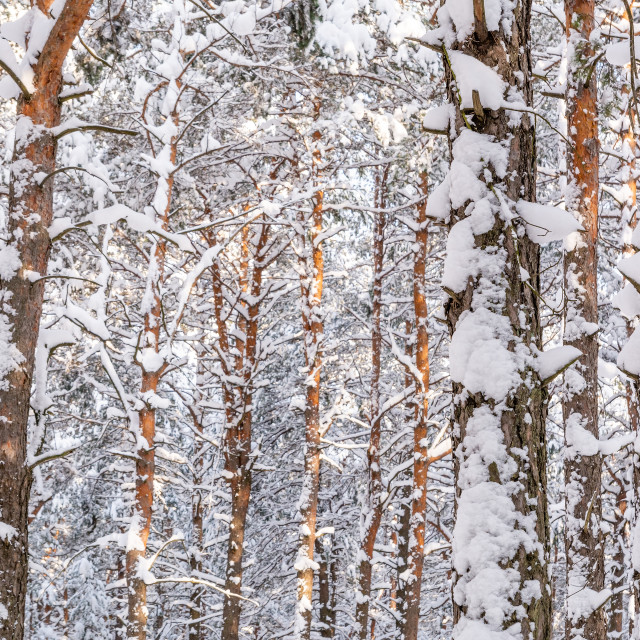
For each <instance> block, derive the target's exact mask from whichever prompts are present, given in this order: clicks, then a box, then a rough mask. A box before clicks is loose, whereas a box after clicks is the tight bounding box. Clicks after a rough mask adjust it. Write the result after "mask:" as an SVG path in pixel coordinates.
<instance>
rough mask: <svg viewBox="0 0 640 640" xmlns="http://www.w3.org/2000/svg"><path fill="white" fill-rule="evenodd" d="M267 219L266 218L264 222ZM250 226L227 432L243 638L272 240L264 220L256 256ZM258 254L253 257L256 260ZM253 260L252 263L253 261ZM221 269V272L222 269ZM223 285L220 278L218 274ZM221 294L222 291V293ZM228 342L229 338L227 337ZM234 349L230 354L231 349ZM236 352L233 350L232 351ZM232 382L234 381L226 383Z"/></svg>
mask: <svg viewBox="0 0 640 640" xmlns="http://www.w3.org/2000/svg"><path fill="white" fill-rule="evenodd" d="M263 222H264V221H263ZM250 231H251V230H250V228H249V225H246V226H245V227H244V228H243V230H242V236H241V237H242V240H241V260H240V289H241V291H242V296H241V303H240V304H241V307H242V308H241V309H240V310H239V314H238V329H239V331H238V332H237V333H236V339H235V353H236V354H237V355H236V358H235V374H236V376H239V377H240V378H241V380H242V383H241V385H239V386H236V388H235V389H233V390H229V391H227V392H226V393H225V396H228V397H229V398H230V399H231V398H233V402H234V406H233V407H232V408H230V410H229V411H228V414H227V416H228V420H229V422H228V424H227V429H226V432H225V442H224V455H225V471H226V477H227V480H228V482H229V489H230V491H231V522H230V525H229V540H228V543H227V573H226V582H225V589H226V590H227V591H228V592H229V595H227V596H225V599H224V608H223V614H222V617H223V622H222V625H223V626H222V639H223V640H237V639H238V634H239V628H240V615H241V612H242V601H241V599H240V598H239V597H238V596H241V595H242V577H243V567H242V556H243V552H244V536H245V528H246V521H247V513H248V510H249V501H250V498H251V428H252V418H253V410H252V402H253V390H252V376H253V373H254V371H255V365H256V347H257V344H258V324H259V312H260V299H261V294H262V276H263V271H264V267H265V263H264V256H263V255H262V254H263V252H264V249H265V247H266V246H267V241H268V238H269V226H268V225H267V224H264V223H263V224H261V226H260V232H259V235H258V241H257V243H256V246H255V248H254V249H253V255H251V249H250V244H251V239H250ZM251 258H253V260H251ZM251 262H252V263H253V267H251V265H250V263H251ZM218 273H219V272H218ZM216 281H217V282H218V283H219V282H220V279H219V277H217V278H216ZM220 293H221V292H219V294H218V295H220ZM219 310H221V307H219V306H217V305H216V313H217V316H216V319H217V326H218V330H219V331H220V330H222V331H225V329H222V324H223V319H222V315H221V314H220V313H219ZM225 341H226V342H227V343H228V337H226V336H225ZM227 353H229V352H227ZM229 355H231V354H229ZM225 385H226V386H228V385H229V382H228V380H227V381H226V382H225Z"/></svg>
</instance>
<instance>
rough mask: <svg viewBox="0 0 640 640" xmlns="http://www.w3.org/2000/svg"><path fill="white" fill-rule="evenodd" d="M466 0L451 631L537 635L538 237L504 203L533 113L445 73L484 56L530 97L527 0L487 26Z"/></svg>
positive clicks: (521, 185) (453, 238)
mask: <svg viewBox="0 0 640 640" xmlns="http://www.w3.org/2000/svg"><path fill="white" fill-rule="evenodd" d="M474 8H476V9H480V10H478V11H475V12H474V13H475V16H476V20H475V34H473V36H472V37H467V36H466V35H465V34H456V36H455V37H456V42H455V44H454V45H453V48H454V49H456V50H457V51H456V52H455V56H460V55H461V54H464V55H466V56H469V57H471V58H473V59H474V60H472V61H470V60H469V59H468V58H460V57H457V58H456V57H455V56H454V55H451V52H448V54H447V68H448V73H447V75H448V87H449V96H450V99H451V101H452V102H453V103H454V104H455V105H456V106H457V109H456V115H455V135H454V136H453V139H452V145H451V152H452V157H453V169H454V171H455V174H452V177H451V189H450V192H449V195H450V198H451V202H452V219H451V230H450V236H449V245H448V249H449V251H448V256H447V260H446V262H445V272H444V278H443V282H444V285H445V287H446V288H447V291H448V292H449V294H450V299H449V301H448V303H447V308H446V311H447V318H448V322H449V325H450V329H451V333H452V340H451V347H450V361H451V377H452V380H453V396H454V408H453V437H454V445H455V455H454V471H455V477H456V515H455V527H454V538H453V567H454V574H453V582H454V584H453V597H454V632H453V638H454V639H455V640H462V638H465V639H466V638H475V637H494V635H495V637H498V636H500V637H501V636H502V635H503V634H504V633H506V631H505V630H506V629H509V634H515V635H517V637H518V638H521V639H522V640H548V639H549V638H550V637H551V600H550V587H549V575H548V573H549V572H548V566H547V565H548V560H549V558H548V556H549V535H548V534H549V525H548V516H547V498H546V435H545V419H546V393H545V390H544V388H543V386H542V384H541V381H540V379H539V376H538V375H537V373H536V371H535V370H534V368H533V367H532V365H531V361H532V359H531V356H532V355H533V354H534V353H535V352H536V351H537V350H538V349H541V346H542V344H541V327H540V314H539V302H538V298H537V291H538V290H539V283H540V276H539V248H538V246H537V245H535V244H534V243H533V242H532V241H531V240H530V239H529V238H528V237H527V235H526V234H523V235H520V234H517V233H516V232H515V229H514V221H513V220H512V219H511V217H512V216H513V215H514V213H515V212H514V208H515V207H514V203H516V202H518V201H519V200H525V201H528V202H533V201H535V185H536V154H535V147H534V125H533V120H532V118H530V117H529V116H527V115H521V116H518V117H515V116H514V113H513V112H512V111H510V110H508V109H505V108H502V104H504V103H502V102H501V103H500V104H499V105H496V104H494V105H491V108H489V106H490V105H482V103H481V100H482V99H485V98H482V96H483V95H486V94H484V86H483V85H482V84H481V82H475V81H474V80H473V78H470V77H468V76H467V78H466V81H467V82H468V83H469V84H470V85H471V87H469V86H467V87H466V88H467V90H468V89H469V88H472V89H475V91H471V90H468V93H465V94H461V93H460V86H459V85H458V80H456V74H455V64H456V63H457V62H459V63H460V64H462V65H465V66H467V65H471V64H474V65H478V64H480V63H482V64H483V65H484V68H483V71H484V70H486V71H487V72H488V71H489V69H491V70H493V71H494V72H495V73H496V74H497V75H498V76H499V80H501V81H502V82H503V83H504V86H505V89H507V88H508V90H509V91H512V92H515V93H517V95H518V96H519V100H520V101H521V102H524V103H525V104H527V105H531V104H532V87H531V57H530V55H531V54H530V51H531V47H530V15H531V3H530V1H529V0H523V1H521V2H519V3H518V4H517V5H516V6H515V7H514V8H513V10H506V13H503V17H502V19H501V22H500V25H499V26H498V25H497V24H496V23H495V22H494V23H493V25H487V24H486V22H485V19H484V11H482V8H483V7H482V3H481V2H479V3H474ZM490 29H492V30H490ZM494 29H495V30H494ZM452 65H453V69H452ZM467 68H468V67H467ZM474 83H475V84H474ZM472 98H473V99H472ZM491 99H493V98H491V96H488V97H487V98H486V99H485V101H486V100H491ZM460 100H465V102H464V103H463V104H460ZM462 176H465V179H464V180H462ZM472 177H473V179H472ZM454 178H457V180H456V181H455V182H454ZM465 184H466V185H468V186H469V187H472V188H470V189H469V191H468V192H466V193H465V192H464V191H462V188H463V187H464V185H465ZM507 211H509V215H507ZM471 261H474V262H471ZM498 363H499V364H498ZM498 540H500V541H498Z"/></svg>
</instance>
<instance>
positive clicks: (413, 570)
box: [401, 174, 429, 640]
mask: <svg viewBox="0 0 640 640" xmlns="http://www.w3.org/2000/svg"><path fill="white" fill-rule="evenodd" d="M422 191H423V195H424V196H425V198H426V192H427V176H426V174H423V183H422ZM426 207H427V202H426V199H425V200H424V201H423V202H422V203H421V204H420V205H419V206H418V215H417V218H416V228H417V230H416V238H415V243H414V249H413V251H414V258H413V308H414V314H415V327H414V331H415V349H414V353H415V367H416V375H415V376H414V384H415V387H416V390H415V396H414V404H415V423H414V426H413V481H412V490H411V516H410V524H409V547H408V560H409V566H408V569H407V572H406V573H405V575H404V580H405V582H406V586H405V594H404V597H405V600H404V603H403V608H402V610H401V615H402V622H403V638H404V639H405V640H417V638H418V629H419V622H420V590H421V587H422V569H423V566H424V533H425V517H426V510H427V472H428V469H429V455H428V450H427V449H428V443H427V418H428V396H427V394H428V392H429V333H428V327H427V322H428V316H429V313H428V309H427V249H428V247H427V243H428V233H427V215H426ZM418 376H419V377H418Z"/></svg>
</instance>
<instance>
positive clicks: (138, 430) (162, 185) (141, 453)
mask: <svg viewBox="0 0 640 640" xmlns="http://www.w3.org/2000/svg"><path fill="white" fill-rule="evenodd" d="M169 147H170V154H169V157H170V161H171V163H172V164H173V163H175V159H176V143H175V139H173V140H172V142H171V144H170V145H169ZM172 187H173V177H169V178H168V179H166V180H165V179H164V178H160V180H159V184H158V189H157V192H156V196H159V198H158V199H162V200H163V203H164V209H163V210H162V211H159V212H157V213H158V214H159V215H160V216H161V220H162V226H163V228H165V229H166V228H167V222H168V216H169V211H170V206H171V190H172ZM158 199H156V202H157V201H158ZM166 252H167V241H166V240H164V239H159V240H157V241H156V245H155V249H154V251H153V253H152V256H153V257H152V264H150V265H149V274H148V280H147V293H148V294H150V298H151V300H150V301H148V302H147V304H150V308H148V310H147V311H146V313H145V314H144V333H143V337H142V345H141V350H142V359H141V368H142V380H141V384H140V396H141V398H142V400H143V402H144V406H143V407H142V409H140V411H139V412H138V424H137V425H134V436H135V439H136V445H135V446H136V468H135V500H134V506H133V516H132V518H131V525H130V529H129V536H128V542H127V563H126V572H127V591H128V602H129V614H128V620H129V623H128V637H129V639H131V640H133V639H134V638H135V639H136V640H145V639H146V637H147V618H148V608H147V582H146V581H147V578H148V575H147V574H148V570H147V566H146V551H147V541H148V538H149V531H150V529H151V518H152V516H153V483H154V477H155V436H156V409H157V403H156V391H157V390H158V383H159V381H160V377H161V375H162V373H163V371H164V369H165V368H166V364H165V362H164V358H163V356H162V355H161V354H160V340H161V335H160V334H161V328H162V299H161V294H160V289H161V283H162V281H163V276H164V267H165V257H166ZM144 300H147V296H145V299H144Z"/></svg>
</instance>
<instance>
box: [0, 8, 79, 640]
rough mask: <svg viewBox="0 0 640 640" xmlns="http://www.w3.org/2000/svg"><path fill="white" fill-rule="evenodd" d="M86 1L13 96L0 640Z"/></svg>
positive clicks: (1, 387)
mask: <svg viewBox="0 0 640 640" xmlns="http://www.w3.org/2000/svg"><path fill="white" fill-rule="evenodd" d="M91 4H92V2H91V0H77V1H75V2H71V1H68V2H67V3H66V4H65V6H64V7H63V8H62V10H61V12H60V15H59V17H58V19H57V20H56V23H55V25H54V26H53V29H52V31H51V33H50V35H49V38H48V39H47V42H46V43H45V44H44V46H43V48H42V52H41V53H40V55H39V57H38V61H37V62H36V63H35V65H34V67H33V68H34V80H33V87H25V88H27V90H28V91H29V95H25V94H24V93H23V94H22V95H21V96H20V97H19V98H18V106H17V125H16V135H15V146H14V153H13V158H12V164H11V179H10V185H9V210H8V220H7V238H8V242H7V246H6V247H5V248H4V249H2V252H3V264H4V265H5V267H4V269H3V274H2V276H3V277H2V282H1V283H0V298H1V299H2V305H3V306H2V313H1V314H0V325H1V327H2V345H0V346H1V348H2V353H3V362H2V366H1V367H0V637H2V638H5V639H6V640H18V639H21V638H22V636H23V633H24V616H25V602H26V593H27V580H28V517H29V513H28V512H29V492H30V489H31V471H30V469H29V468H28V462H27V425H28V420H29V398H30V395H31V382H32V379H33V368H34V361H35V350H36V345H37V341H38V331H39V324H40V316H41V314H42V302H43V295H44V281H43V280H38V281H36V282H32V280H31V278H29V277H28V275H27V274H28V272H32V273H38V274H42V275H46V273H47V265H48V261H49V253H50V249H51V241H50V238H49V234H48V232H47V228H48V227H49V226H50V225H51V222H52V220H53V179H52V178H48V176H50V175H51V173H52V172H53V171H54V170H55V166H56V150H57V143H56V139H55V137H54V135H53V134H52V133H51V131H50V128H51V127H55V126H57V125H59V124H60V114H61V109H60V102H59V99H58V96H59V95H60V91H61V89H62V65H63V62H64V59H65V58H66V56H67V53H68V52H69V49H70V48H71V45H72V43H73V40H74V39H75V37H76V35H77V34H78V31H79V30H80V27H81V26H82V24H83V23H84V20H85V19H86V17H87V15H88V13H89V9H90V8H91ZM29 89H30V90H29ZM42 175H44V176H47V179H44V180H43V179H42V177H41V176H42Z"/></svg>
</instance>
